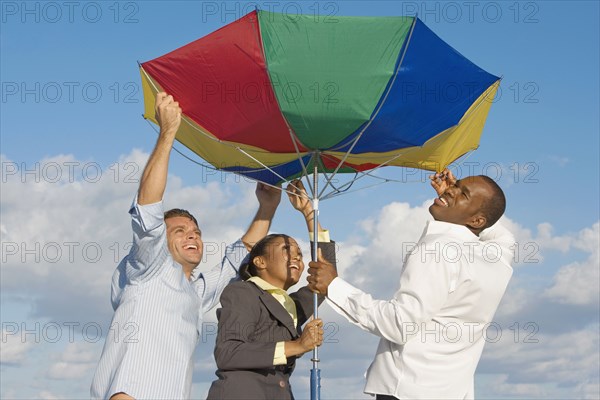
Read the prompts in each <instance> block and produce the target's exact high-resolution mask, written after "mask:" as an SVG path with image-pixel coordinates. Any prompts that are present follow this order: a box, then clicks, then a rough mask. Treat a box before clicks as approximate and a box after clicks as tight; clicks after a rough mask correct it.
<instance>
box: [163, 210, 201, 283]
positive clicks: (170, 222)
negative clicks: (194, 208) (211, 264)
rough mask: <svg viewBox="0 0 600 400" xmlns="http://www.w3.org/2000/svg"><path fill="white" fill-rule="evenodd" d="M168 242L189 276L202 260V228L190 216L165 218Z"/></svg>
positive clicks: (172, 252) (176, 259)
mask: <svg viewBox="0 0 600 400" xmlns="http://www.w3.org/2000/svg"><path fill="white" fill-rule="evenodd" d="M165 224H166V226H167V243H168V245H169V251H170V252H171V255H172V256H173V259H174V260H175V261H177V262H178V263H179V264H181V266H182V267H183V271H184V272H185V273H186V275H187V276H188V277H189V275H190V274H191V272H192V270H193V269H194V268H196V266H197V265H198V264H200V260H202V238H201V236H202V235H201V233H200V229H198V226H197V225H196V223H195V222H194V221H192V220H191V219H190V218H188V217H182V216H176V217H170V218H167V219H165Z"/></svg>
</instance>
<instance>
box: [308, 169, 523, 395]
mask: <svg viewBox="0 0 600 400" xmlns="http://www.w3.org/2000/svg"><path fill="white" fill-rule="evenodd" d="M432 186H433V187H434V188H435V189H436V191H437V193H438V195H439V197H438V198H436V199H435V200H434V203H433V204H432V205H431V206H430V207H429V212H430V214H431V215H432V216H433V218H434V221H430V222H428V224H427V226H426V227H425V230H424V232H423V235H422V236H421V239H420V240H419V242H418V243H417V245H416V246H415V247H414V248H413V250H412V251H411V252H410V253H409V254H408V256H407V257H406V260H405V263H404V268H403V271H402V274H401V276H400V288H399V289H398V291H397V292H396V293H395V294H394V297H393V298H392V299H391V300H388V301H384V300H375V299H373V298H372V297H371V295H369V294H367V293H364V292H363V291H361V290H360V289H358V288H355V287H354V286H352V285H351V284H349V283H348V282H346V281H344V280H343V279H341V278H339V277H337V274H336V272H335V270H334V269H333V268H331V266H329V265H328V264H327V263H326V262H325V261H322V260H319V262H313V263H309V266H310V268H309V270H308V272H309V274H310V276H309V278H308V280H309V283H310V285H309V287H310V288H311V289H312V290H314V291H317V292H319V293H321V294H326V295H327V299H328V300H329V304H330V305H331V306H332V307H333V308H334V309H335V310H336V311H337V312H338V313H340V314H341V315H344V316H345V317H346V318H347V319H348V320H349V321H350V322H352V323H353V324H355V325H358V326H359V327H361V328H362V329H364V330H366V331H368V332H370V333H373V334H374V335H377V336H379V337H380V338H381V340H380V342H379V346H378V348H377V353H376V355H375V359H374V360H373V362H372V364H371V366H370V367H369V369H368V371H367V374H366V378H367V382H366V386H365V389H364V391H365V393H370V394H373V395H376V396H377V399H379V400H389V399H472V398H474V390H473V388H474V382H473V378H474V374H475V369H476V367H477V363H478V362H479V359H480V357H481V352H482V350H483V345H484V343H485V339H486V338H485V330H486V328H487V327H488V326H489V324H490V323H491V322H492V318H493V316H494V313H495V312H496V309H497V308H498V304H499V303H500V300H501V298H502V296H503V294H504V292H505V290H506V287H507V285H508V282H509V280H510V277H511V275H512V267H511V265H510V263H511V260H512V256H513V251H512V250H511V247H512V245H514V237H513V236H512V235H511V234H510V233H509V232H508V231H507V230H506V229H504V228H502V227H501V226H498V225H497V224H496V222H497V221H498V219H499V218H500V217H501V216H502V214H503V213H504V210H505V205H506V200H505V197H504V194H503V192H502V190H501V189H500V187H499V186H498V185H497V184H496V183H495V182H494V181H493V180H492V179H490V178H488V177H486V176H473V177H468V178H465V179H461V180H456V179H455V178H454V177H453V176H452V174H451V173H450V172H449V171H447V170H446V171H444V172H443V173H439V174H435V175H433V176H432ZM495 224H496V225H495ZM373 268H374V270H375V269H376V266H373Z"/></svg>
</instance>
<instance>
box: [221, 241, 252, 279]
mask: <svg viewBox="0 0 600 400" xmlns="http://www.w3.org/2000/svg"><path fill="white" fill-rule="evenodd" d="M248 255H249V253H248V249H247V248H246V245H245V244H244V242H242V239H238V240H237V241H236V242H234V243H232V244H230V245H229V246H227V248H226V249H225V259H226V260H227V261H228V262H229V264H230V265H231V266H232V267H233V269H234V270H235V271H236V272H237V271H239V269H240V266H241V265H242V264H243V263H244V262H245V260H246V257H248Z"/></svg>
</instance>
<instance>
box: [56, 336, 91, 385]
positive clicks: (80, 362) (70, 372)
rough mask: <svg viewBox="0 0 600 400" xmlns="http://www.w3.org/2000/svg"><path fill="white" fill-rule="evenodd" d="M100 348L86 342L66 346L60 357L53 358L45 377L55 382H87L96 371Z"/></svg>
mask: <svg viewBox="0 0 600 400" xmlns="http://www.w3.org/2000/svg"><path fill="white" fill-rule="evenodd" d="M100 348H101V347H100V346H98V345H96V346H94V345H90V343H87V342H73V343H69V344H67V346H66V348H65V350H64V351H63V352H62V353H61V354H60V355H58V356H55V357H53V358H54V361H53V362H52V363H51V364H50V366H49V367H48V370H47V371H46V377H47V378H49V379H55V380H79V379H88V380H89V379H90V377H91V374H93V371H94V370H95V369H96V363H97V362H98V359H99V353H98V350H99V349H100ZM90 382H91V380H90Z"/></svg>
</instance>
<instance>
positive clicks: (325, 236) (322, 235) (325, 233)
mask: <svg viewBox="0 0 600 400" xmlns="http://www.w3.org/2000/svg"><path fill="white" fill-rule="evenodd" d="M309 236H310V238H309V239H308V240H310V241H311V242H312V241H313V235H312V233H311V234H310V235H309ZM317 240H318V241H319V242H320V243H328V242H331V238H330V237H329V230H328V229H324V230H322V231H321V232H319V233H318V234H317Z"/></svg>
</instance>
